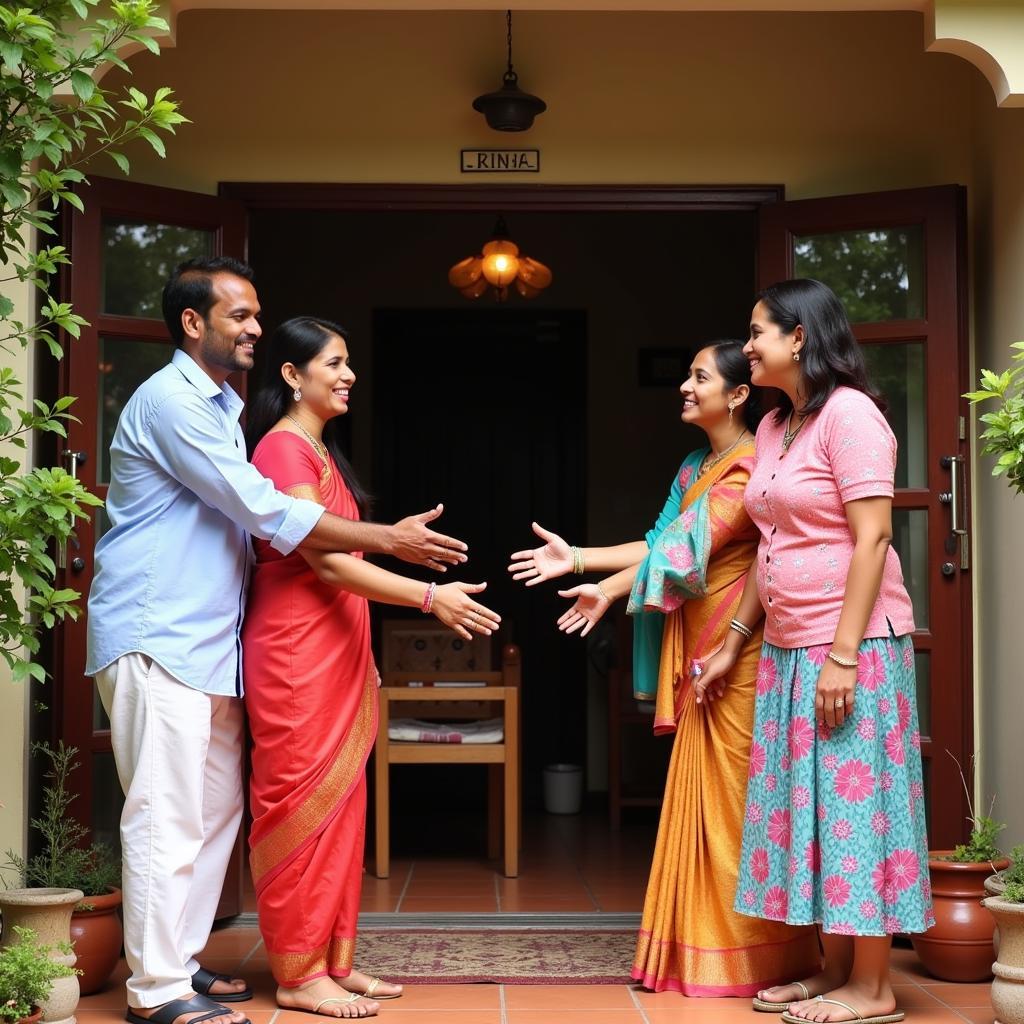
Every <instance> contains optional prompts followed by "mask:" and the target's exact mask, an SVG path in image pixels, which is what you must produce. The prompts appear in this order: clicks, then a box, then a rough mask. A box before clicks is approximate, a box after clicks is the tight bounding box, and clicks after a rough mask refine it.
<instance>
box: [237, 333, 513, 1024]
mask: <svg viewBox="0 0 1024 1024" xmlns="http://www.w3.org/2000/svg"><path fill="white" fill-rule="evenodd" d="M348 363H349V360H348V347H347V342H346V338H345V334H344V332H343V330H342V329H341V328H340V327H338V326H337V325H336V324H332V323H330V322H329V321H325V320H316V319H313V318H311V317H299V318H296V319H294V320H289V321H288V322H286V323H285V324H282V325H281V327H279V328H278V329H277V331H275V333H274V335H273V337H272V339H271V342H270V357H269V364H268V378H267V384H266V385H265V386H264V388H263V389H262V390H261V391H260V392H259V394H258V395H257V396H256V399H255V400H254V402H253V403H252V407H251V411H250V418H249V437H248V440H249V445H250V449H251V450H252V461H253V464H254V465H255V466H256V467H257V468H258V469H259V470H260V471H261V472H262V473H263V474H264V476H266V477H268V478H269V479H270V481H272V483H273V484H274V486H275V487H277V488H278V489H279V490H282V491H286V492H288V493H289V494H292V495H294V496H296V497H303V498H309V499H312V500H314V501H317V502H319V503H320V504H322V505H324V506H325V507H326V508H327V509H328V510H329V511H331V512H333V513H335V514H337V515H341V516H345V517H346V518H349V519H359V518H360V513H361V512H362V511H363V510H364V509H365V504H366V501H365V497H364V495H363V492H362V490H361V489H360V488H359V485H358V482H357V481H356V480H355V478H354V476H353V474H352V470H351V468H350V467H349V465H348V463H347V461H346V460H345V457H344V455H343V454H342V452H341V449H340V447H339V446H338V444H337V439H336V437H335V435H334V431H333V430H332V429H331V428H332V421H334V419H335V417H337V416H340V415H342V414H344V413H345V412H347V411H348V403H349V401H350V391H351V388H352V385H353V384H354V382H355V374H354V373H353V372H352V370H351V368H350V367H349V364H348ZM255 548H256V566H255V569H254V572H253V579H252V584H251V586H250V590H249V599H248V604H247V608H246V618H245V623H244V627H243V633H242V644H243V654H244V659H245V680H246V691H245V702H246V710H247V712H248V716H249V725H250V729H251V732H252V737H253V752H252V776H251V783H250V796H251V801H250V802H251V809H252V815H253V826H252V830H251V832H250V834H249V845H250V866H251V869H252V876H253V881H254V883H255V886H256V901H257V909H258V911H259V923H260V930H261V932H262V934H263V939H264V944H265V946H266V949H267V956H268V959H269V961H270V967H271V970H272V971H273V973H274V978H275V980H276V981H277V985H278V990H277V1001H278V1004H279V1005H280V1006H282V1007H285V1008H289V1009H300V1010H307V1011H310V1012H313V1013H320V1014H322V1015H325V1016H333V1017H346V1018H349V1017H365V1016H370V1015H372V1014H374V1013H376V1010H377V1006H378V1003H377V1000H380V999H392V998H397V997H398V996H400V995H401V994H402V990H401V987H400V986H398V985H390V984H388V983H386V982H382V981H381V980H380V979H377V978H372V977H370V976H369V975H366V974H362V973H360V972H358V971H355V970H353V957H354V953H355V947H356V920H357V915H358V912H359V897H360V889H361V885H362V874H363V839H364V833H365V818H366V780H365V774H364V769H365V766H366V759H367V757H368V756H369V753H370V750H371V748H372V746H373V741H374V738H375V737H376V734H377V686H378V682H379V678H378V675H377V670H376V667H375V665H374V660H373V653H372V651H371V649H370V619H369V609H368V604H367V598H370V599H373V600H378V601H383V602H385V603H388V604H398V605H407V606H412V607H420V608H421V609H422V610H423V611H424V612H433V614H434V615H436V616H437V618H438V619H440V620H441V621H442V622H444V623H445V625H448V626H451V627H452V628H453V629H455V630H456V631H457V632H458V633H460V635H462V636H463V637H464V638H465V639H469V638H470V637H471V633H470V630H472V631H474V632H480V633H490V632H491V631H492V630H493V629H494V628H496V626H497V622H498V617H497V616H496V615H494V613H493V612H490V611H489V610H488V609H486V608H484V607H483V606H482V605H480V604H479V603H478V602H477V601H476V600H475V598H474V597H473V595H474V594H475V593H477V592H479V591H480V590H482V589H483V584H465V583H452V584H448V585H447V586H442V587H438V586H437V585H436V584H430V585H429V586H428V585H426V584H424V583H420V582H418V581H416V580H412V579H406V578H404V577H402V576H397V575H395V574H394V573H389V572H386V571H385V570H383V569H379V568H377V567H376V566H374V565H371V564H370V563H368V562H365V561H364V560H363V558H362V555H361V554H360V553H358V552H355V553H352V554H338V553H327V552H316V551H306V550H304V549H299V550H297V551H294V552H293V553H292V554H290V555H282V554H280V553H279V552H278V551H276V550H274V549H273V548H271V547H270V546H269V544H267V543H264V542H261V541H259V540H257V541H256V543H255Z"/></svg>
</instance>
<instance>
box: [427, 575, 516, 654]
mask: <svg viewBox="0 0 1024 1024" xmlns="http://www.w3.org/2000/svg"><path fill="white" fill-rule="evenodd" d="M486 586H487V584H486V583H446V584H445V585H444V586H443V587H438V588H437V590H436V591H434V603H433V604H432V605H431V607H430V610H431V612H432V613H433V614H434V615H435V616H436V617H437V618H438V619H439V620H440V621H441V622H443V623H444V624H445V625H446V626H448V628H449V629H454V630H455V632H456V633H458V634H459V636H461V637H462V639H463V640H472V639H473V633H481V634H483V635H484V636H490V635H491V633H493V632H494V631H495V630H496V629H497V628H498V625H499V623H500V622H501V616H500V615H499V614H498V613H497V612H492V611H491V609H490V608H487V607H485V606H484V605H482V604H480V602H479V601H477V600H475V599H474V598H473V595H474V594H479V593H480V592H481V591H482V590H484V589H485V588H486Z"/></svg>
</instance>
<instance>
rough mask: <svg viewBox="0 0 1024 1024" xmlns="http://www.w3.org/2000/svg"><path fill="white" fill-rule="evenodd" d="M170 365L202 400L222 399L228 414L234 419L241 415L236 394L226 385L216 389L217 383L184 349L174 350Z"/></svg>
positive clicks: (240, 404) (239, 403)
mask: <svg viewBox="0 0 1024 1024" xmlns="http://www.w3.org/2000/svg"><path fill="white" fill-rule="evenodd" d="M171 363H172V364H173V365H174V366H175V367H176V368H177V369H178V370H180V371H181V375H182V376H183V377H184V378H185V379H186V380H187V381H188V382H189V383H190V384H191V385H192V386H193V387H195V389H196V390H197V391H198V392H199V393H200V394H201V395H202V396H203V397H204V398H210V399H217V398H223V399H224V403H225V405H226V407H227V410H228V412H229V413H230V414H231V415H232V416H234V418H235V419H237V418H238V417H239V416H240V415H241V413H242V406H243V402H242V399H241V398H239V397H238V392H236V391H235V389H234V388H233V387H231V385H230V384H228V383H225V384H224V385H223V387H218V386H217V382H216V381H215V380H213V378H212V377H210V376H209V374H207V373H206V371H205V370H203V368H202V367H201V366H200V365H199V364H198V363H197V362H196V361H195V360H194V359H193V358H192V357H191V356H190V355H189V354H188V353H187V352H186V351H185V350H184V349H181V348H176V349H175V350H174V355H172V356H171Z"/></svg>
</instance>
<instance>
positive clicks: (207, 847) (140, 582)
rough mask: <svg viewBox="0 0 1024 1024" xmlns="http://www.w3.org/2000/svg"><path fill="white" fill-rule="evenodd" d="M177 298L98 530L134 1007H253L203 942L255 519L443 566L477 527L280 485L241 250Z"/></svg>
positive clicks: (184, 286) (103, 654) (235, 754)
mask: <svg viewBox="0 0 1024 1024" xmlns="http://www.w3.org/2000/svg"><path fill="white" fill-rule="evenodd" d="M163 311H164V319H165V320H166V322H167V326H168V329H169V331H170V332H171V336H172V338H173V339H174V340H175V341H176V342H177V344H178V346H179V348H178V349H177V350H176V351H175V353H174V356H173V358H172V360H171V363H170V364H169V365H168V366H166V367H164V368H163V369H162V370H159V371H158V372H157V373H155V374H153V376H152V377H150V378H149V380H147V381H146V382H145V383H144V384H143V385H142V386H141V387H140V388H139V389H138V390H137V391H136V392H135V394H134V395H133V396H132V398H131V399H130V400H129V402H128V404H127V405H126V406H125V408H124V411H123V412H122V414H121V418H120V420H119V421H118V425H117V430H116V432H115V434H114V439H113V442H112V444H111V449H110V454H111V463H110V465H111V474H110V489H109V492H108V497H107V506H106V507H107V514H108V517H109V519H110V523H111V528H110V529H109V530H108V531H107V532H106V533H105V534H104V536H103V538H102V539H101V540H100V542H99V544H98V545H97V547H96V575H95V578H94V580H93V585H92V589H91V591H90V594H89V623H88V625H89V629H88V655H87V666H86V673H87V674H88V675H92V676H95V677H96V684H97V687H98V689H99V692H100V696H101V698H102V700H103V704H104V707H105V708H106V710H107V713H108V714H109V716H110V721H111V740H112V745H113V749H114V756H115V760H116V762H117V769H118V775H119V777H120V780H121V785H122V788H123V789H124V792H125V806H124V812H123V814H122V818H121V841H122V853H123V893H124V924H125V955H126V958H127V960H128V964H129V966H130V967H131V970H132V976H131V978H130V979H129V981H128V984H127V987H128V1003H129V1011H128V1015H127V1016H128V1019H129V1020H130V1021H134V1022H136V1024H146V1022H147V1021H150V1020H152V1021H155V1022H157V1024H186V1022H188V1021H191V1020H193V1019H194V1018H196V1017H197V1015H198V1016H200V1017H205V1018H206V1019H212V1020H213V1021H214V1022H215V1024H229V1022H233V1024H243V1022H244V1021H245V1019H246V1018H245V1017H244V1016H243V1015H242V1014H239V1013H234V1014H232V1013H230V1011H229V1010H227V1009H226V1008H224V1007H223V1006H220V1003H221V1002H237V1001H241V1000H243V999H248V998H250V996H251V992H250V991H249V989H248V988H247V987H246V986H245V983H244V982H242V981H240V980H238V979H231V978H227V977H225V976H223V975H217V974H214V973H211V972H209V971H206V970H204V969H203V968H201V967H200V966H199V964H198V962H197V961H196V959H195V955H196V953H198V952H199V951H200V950H201V949H202V948H203V947H204V946H205V945H206V941H207V939H208V937H209V931H210V927H211V925H212V923H213V915H214V913H215V910H216V906H217V902H218V900H219V898H220V891H221V887H222V885H223V881H224V875H225V872H226V869H227V864H228V860H229V857H230V854H231V850H232V848H233V846H234V843H235V838H236V836H237V833H238V825H239V822H240V820H241V814H242V790H241V785H242V780H241V751H242V740H243V719H242V707H241V701H239V700H237V698H238V697H240V696H241V695H242V690H243V666H242V645H241V641H240V632H241V625H242V617H243V613H244V605H245V594H246V588H247V585H248V579H249V570H250V563H251V557H252V556H251V548H250V542H249V536H250V534H252V535H255V536H257V537H260V538H263V539H265V540H268V541H269V542H270V543H271V545H272V546H273V547H274V548H276V549H277V550H278V551H281V552H282V553H284V554H287V553H289V552H291V551H292V550H294V549H295V548H296V547H297V546H299V545H303V546H308V547H313V548H317V549H320V550H328V551H372V552H381V553H386V554H392V555H395V556H396V557H399V558H402V559H404V560H406V561H410V562H415V563H418V564H423V565H428V566H431V567H432V568H434V569H438V570H441V571H444V569H445V567H446V566H447V565H452V564H458V563H459V562H462V561H465V557H466V556H465V555H464V554H463V552H464V551H465V545H464V544H462V543H461V542H460V541H456V540H454V539H452V538H450V537H445V536H443V535H441V534H437V533H434V532H433V531H431V530H430V529H429V528H428V526H427V524H428V523H429V522H430V521H431V520H432V519H434V518H436V517H437V516H438V515H440V512H441V506H438V507H437V508H436V509H433V510H431V511H430V512H426V513H423V514H422V515H419V516H412V517H410V518H409V519H405V520H402V522H400V523H398V524H397V525H395V526H384V525H380V524H376V523H358V522H352V521H350V520H347V519H342V518H340V517H338V516H334V515H331V514H330V513H328V512H326V511H325V510H324V509H323V507H322V506H320V505H318V504H316V503H314V502H311V501H303V500H298V499H294V498H290V497H288V496H287V495H284V494H282V493H280V492H279V491H277V490H275V488H274V485H273V484H272V483H271V482H270V481H269V480H267V479H265V478H264V477H263V476H262V475H261V474H260V473H259V472H258V471H257V470H256V469H254V468H253V467H252V466H251V465H250V464H249V462H248V461H247V459H246V452H245V442H244V440H243V436H242V431H241V428H240V426H239V422H238V421H239V415H240V414H241V411H242V400H241V399H240V398H239V397H238V395H237V394H236V392H235V391H234V390H233V389H232V388H231V387H230V386H229V385H228V384H227V378H228V376H229V374H231V373H234V372H238V371H245V370H249V369H251V367H252V365H253V348H254V346H255V344H256V342H257V341H258V339H259V337H260V335H261V333H262V332H261V328H260V325H259V321H258V319H257V317H258V314H259V303H258V300H257V297H256V291H255V289H254V288H253V285H252V271H251V270H250V269H249V268H248V267H247V266H246V265H245V264H244V263H240V262H238V261H236V260H232V259H229V258H227V257H218V258H216V259H210V260H193V261H191V262H189V263H186V264H182V265H181V266H180V267H179V268H178V269H177V270H176V271H175V273H174V274H173V275H172V277H171V278H170V280H169V281H168V282H167V285H166V286H165V288H164V295H163ZM196 993H198V994H196ZM208 996H214V997H215V998H216V999H217V1000H219V1002H214V1001H213V1000H212V999H210V998H207V997H208ZM218 1010H219V1011H220V1012H219V1013H217V1011H218ZM211 1014H212V1016H211Z"/></svg>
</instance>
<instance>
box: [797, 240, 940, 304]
mask: <svg viewBox="0 0 1024 1024" xmlns="http://www.w3.org/2000/svg"><path fill="white" fill-rule="evenodd" d="M923 236H924V232H923V228H922V225H920V224H911V225H908V226H907V227H898V228H871V229H869V230H850V231H834V232H825V233H822V234H813V235H799V236H796V237H794V239H793V276H794V277H813V278H815V279H816V280H818V281H821V282H822V283H823V284H827V285H828V286H829V287H830V288H831V289H832V290H833V291H834V292H835V293H836V295H838V296H839V298H840V299H842V302H843V305H844V306H845V307H846V312H847V315H848V316H849V317H850V322H851V323H855V324H867V323H878V322H880V321H884V320H920V319H922V318H923V317H924V304H925V261H924V248H923V244H924V237H923Z"/></svg>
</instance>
